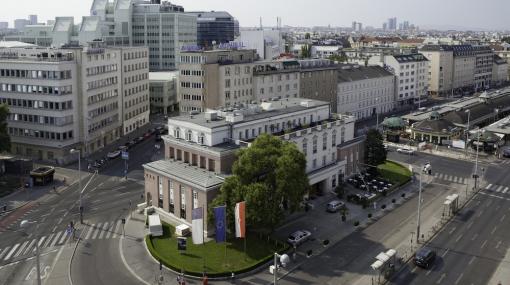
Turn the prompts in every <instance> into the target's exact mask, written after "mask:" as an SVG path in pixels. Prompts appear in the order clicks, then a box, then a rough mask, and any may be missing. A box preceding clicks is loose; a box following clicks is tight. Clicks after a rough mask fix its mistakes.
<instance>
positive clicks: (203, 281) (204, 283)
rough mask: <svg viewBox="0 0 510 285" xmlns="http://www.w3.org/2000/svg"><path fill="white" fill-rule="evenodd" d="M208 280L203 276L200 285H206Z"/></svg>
mask: <svg viewBox="0 0 510 285" xmlns="http://www.w3.org/2000/svg"><path fill="white" fill-rule="evenodd" d="M208 282H209V281H208V280H207V275H205V274H204V279H202V285H207V284H208Z"/></svg>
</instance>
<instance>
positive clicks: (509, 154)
mask: <svg viewBox="0 0 510 285" xmlns="http://www.w3.org/2000/svg"><path fill="white" fill-rule="evenodd" d="M501 154H502V155H503V157H508V158H510V147H505V148H503V150H502V151H501Z"/></svg>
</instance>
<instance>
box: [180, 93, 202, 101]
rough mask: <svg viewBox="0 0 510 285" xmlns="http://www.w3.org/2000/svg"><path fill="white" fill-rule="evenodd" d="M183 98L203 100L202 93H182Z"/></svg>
mask: <svg viewBox="0 0 510 285" xmlns="http://www.w3.org/2000/svg"><path fill="white" fill-rule="evenodd" d="M181 99H182V100H191V101H202V95H190V94H181Z"/></svg>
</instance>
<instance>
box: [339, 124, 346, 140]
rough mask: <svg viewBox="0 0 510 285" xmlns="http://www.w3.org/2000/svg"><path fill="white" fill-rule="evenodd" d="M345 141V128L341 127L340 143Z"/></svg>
mask: <svg viewBox="0 0 510 285" xmlns="http://www.w3.org/2000/svg"><path fill="white" fill-rule="evenodd" d="M344 141H345V128H344V127H342V129H341V131H340V143H343V142H344Z"/></svg>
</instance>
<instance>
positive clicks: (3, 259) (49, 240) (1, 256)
mask: <svg viewBox="0 0 510 285" xmlns="http://www.w3.org/2000/svg"><path fill="white" fill-rule="evenodd" d="M121 235H122V222H121V220H115V221H110V222H100V223H95V224H90V225H85V226H84V227H83V228H81V238H82V239H84V240H101V239H115V238H119V237H120V236H121ZM72 239H73V237H72V234H70V233H68V232H67V231H66V230H62V231H56V232H54V233H51V234H47V235H44V236H41V237H39V238H36V239H29V240H25V241H20V242H19V243H16V244H14V245H10V246H7V247H5V248H1V247H0V263H9V262H12V260H14V259H15V258H19V257H23V256H26V255H29V254H34V253H35V250H36V243H37V245H38V246H39V248H40V250H42V249H46V248H53V247H57V246H63V245H65V244H66V243H67V242H70V241H71V240H72Z"/></svg>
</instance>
